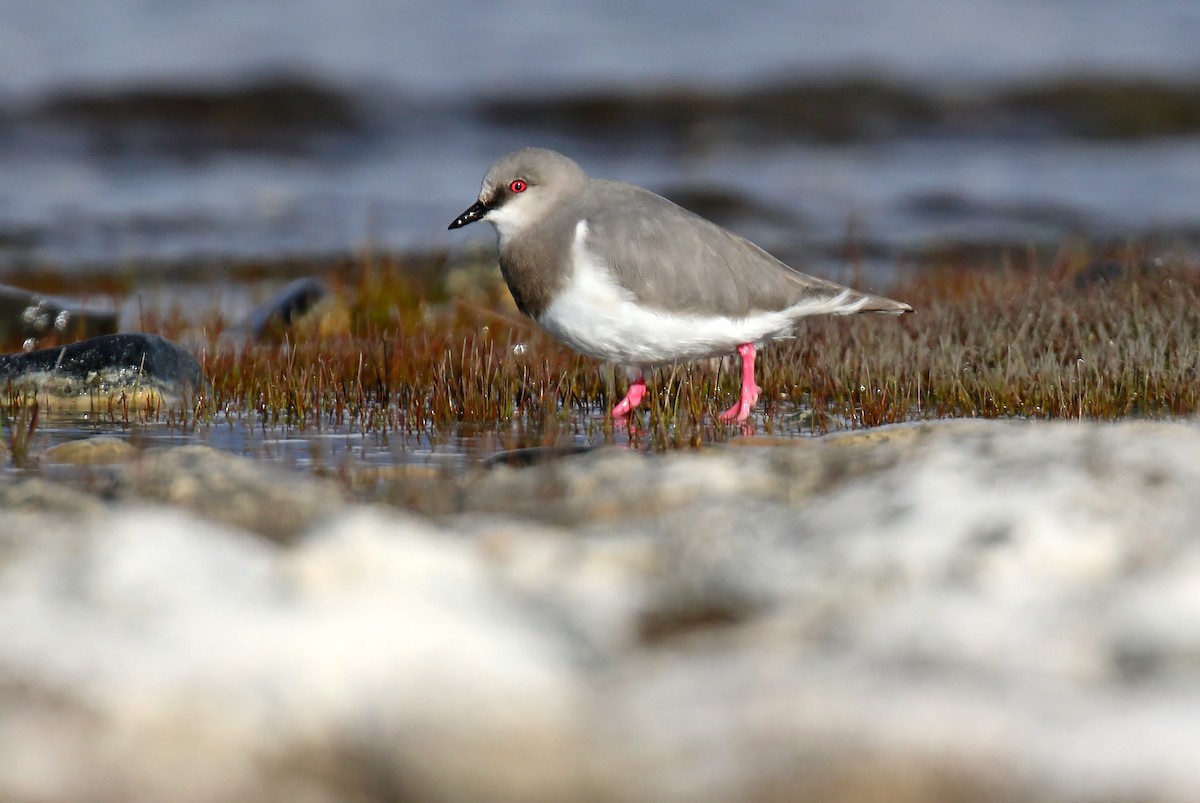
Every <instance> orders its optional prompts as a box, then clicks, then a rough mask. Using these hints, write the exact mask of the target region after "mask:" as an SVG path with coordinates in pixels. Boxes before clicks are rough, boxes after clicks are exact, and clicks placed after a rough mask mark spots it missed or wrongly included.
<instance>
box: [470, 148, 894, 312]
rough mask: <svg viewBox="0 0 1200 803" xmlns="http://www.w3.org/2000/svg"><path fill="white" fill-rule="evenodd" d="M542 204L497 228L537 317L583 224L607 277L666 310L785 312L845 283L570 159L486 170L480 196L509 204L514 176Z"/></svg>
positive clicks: (519, 295) (877, 307) (852, 301)
mask: <svg viewBox="0 0 1200 803" xmlns="http://www.w3.org/2000/svg"><path fill="white" fill-rule="evenodd" d="M516 178H520V179H521V180H523V181H525V182H527V184H528V187H529V189H528V190H527V192H529V193H533V192H535V191H538V190H541V191H543V192H544V193H545V196H544V200H543V202H542V203H540V204H539V205H538V210H537V211H538V212H539V214H538V215H537V216H536V218H533V217H532V216H531V220H532V222H531V223H530V225H528V226H527V227H525V228H524V229H522V230H521V231H519V232H517V233H515V234H514V236H512V237H511V238H505V237H504V235H503V233H502V234H501V247H500V266H501V269H502V271H503V272H504V277H505V279H506V281H507V282H508V285H509V287H510V289H511V290H512V292H513V296H514V298H515V299H516V301H517V304H518V306H519V307H520V308H521V309H522V310H523V311H524V312H525V313H526V314H528V315H530V316H531V317H533V318H535V319H536V318H538V317H539V315H540V314H541V312H543V311H544V310H545V308H546V306H547V305H548V303H549V301H550V299H551V297H552V296H553V294H554V292H555V291H556V290H559V289H561V288H562V286H563V284H564V283H565V281H566V280H567V276H566V275H565V273H564V270H563V266H564V265H568V264H570V263H569V259H568V256H569V254H570V251H571V246H572V242H573V239H574V236H575V225H576V222H577V221H579V220H586V221H587V226H588V232H589V237H588V246H589V248H590V250H591V251H593V252H594V253H595V254H596V255H597V256H598V257H599V258H600V259H601V260H603V262H604V264H605V265H607V267H608V268H609V270H610V271H611V273H612V275H613V278H614V279H615V281H616V282H617V283H618V284H619V285H620V286H621V287H623V288H625V289H626V290H628V291H629V292H630V293H632V294H633V296H634V297H635V298H636V299H637V300H638V302H639V303H640V304H642V305H644V306H646V307H648V308H650V309H654V310H658V311H662V312H667V313H683V314H688V313H693V314H704V315H725V316H729V317H735V318H736V317H745V316H746V315H749V314H752V313H755V312H770V311H779V310H784V309H787V308H789V307H793V306H796V305H801V304H802V303H803V302H806V301H812V302H817V301H832V300H833V299H835V298H837V297H838V296H841V295H843V294H845V293H846V292H847V290H848V288H846V287H843V286H842V285H839V284H835V283H834V282H830V281H826V280H824V279H818V278H815V277H813V276H808V275H806V274H803V273H800V272H799V271H797V270H794V269H793V268H791V267H789V266H788V265H786V264H784V263H783V262H781V261H779V260H778V259H776V258H775V257H773V256H771V255H770V254H768V253H767V252H766V251H764V250H763V249H761V248H759V247H758V246H757V245H755V244H754V243H752V242H750V241H749V240H746V239H744V238H742V237H739V236H737V235H735V234H732V233H731V232H729V231H726V230H725V229H723V228H721V227H720V226H718V225H716V224H715V223H712V222H710V221H708V220H706V219H704V218H702V217H700V216H699V215H696V214H694V213H692V212H689V211H688V210H686V209H684V208H682V207H680V206H678V205H677V204H674V203H672V202H671V201H669V200H667V199H666V198H663V197H661V196H659V195H655V194H654V193H652V192H650V191H649V190H645V189H642V188H641V187H638V186H635V185H633V184H626V183H623V182H618V181H605V180H599V179H588V178H587V176H586V175H585V174H584V172H583V170H582V169H581V168H580V167H579V166H578V165H577V164H576V163H575V162H573V161H572V160H570V159H568V158H567V157H565V156H563V155H562V154H559V153H556V152H554V151H550V150H545V149H541V148H529V149H526V150H522V151H516V152H515V153H511V154H509V155H507V156H505V157H503V158H502V159H500V160H499V161H498V162H496V164H494V165H493V166H492V168H491V169H490V170H488V173H487V175H486V177H485V178H484V182H483V189H482V191H481V192H480V201H481V203H483V204H485V205H486V206H488V207H490V208H496V207H499V206H501V205H503V204H504V203H506V202H508V201H509V200H510V199H511V198H512V196H513V193H512V192H511V191H510V190H509V189H508V187H509V184H510V183H511V181H512V180H513V179H516ZM842 300H843V302H844V303H843V304H842V305H841V306H842V307H844V308H845V311H846V312H887V313H903V312H911V311H912V308H911V307H910V306H909V305H907V304H904V303H901V302H898V301H893V300H891V299H887V298H883V297H881V296H873V295H869V294H865V293H858V292H857V291H853V290H850V291H849V295H846V296H845V297H844V298H843V299H842Z"/></svg>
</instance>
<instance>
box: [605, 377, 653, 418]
mask: <svg viewBox="0 0 1200 803" xmlns="http://www.w3.org/2000/svg"><path fill="white" fill-rule="evenodd" d="M645 395H646V379H645V377H643V376H642V372H641V371H638V373H637V376H636V377H634V380H633V382H631V383H630V385H629V392H628V393H626V394H625V398H623V399H621V401H619V402H618V403H617V406H616V407H614V408H613V410H612V417H613V418H624V417H625V416H627V415H629V413H630V411H632V410H633V408H634V407H637V406H638V405H639V404H641V403H642V397H643V396H645Z"/></svg>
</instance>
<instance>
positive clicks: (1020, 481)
mask: <svg viewBox="0 0 1200 803" xmlns="http://www.w3.org/2000/svg"><path fill="white" fill-rule="evenodd" d="M59 449H61V451H59V450H47V452H44V453H43V454H42V455H41V468H40V470H39V471H38V472H37V474H36V475H29V476H22V477H19V478H18V477H10V478H8V479H7V480H5V481H4V482H3V483H0V752H2V753H3V755H5V756H6V760H5V761H3V762H0V797H3V798H5V799H12V800H63V801H66V800H72V801H75V800H97V801H103V800H117V799H143V800H151V799H153V800H188V801H216V800H229V799H256V800H283V799H288V800H295V799H304V800H331V801H332V800H342V801H344V800H363V801H366V800H396V799H404V800H437V801H443V800H467V799H481V798H487V799H489V800H514V801H516V800H523V801H524V800H547V801H549V800H568V799H570V800H576V799H595V800H680V801H684V800H688V801H694V800H712V801H717V800H734V799H736V800H764V801H768V800H808V799H811V800H831V799H842V800H889V801H918V800H920V801H929V800H935V801H941V800H945V801H958V800H987V801H1007V800H1014V801H1015V800H1055V801H1059V800H1067V801H1076V800H1078V801H1108V800H1118V799H1120V800H1129V799H1138V800H1163V801H1175V800H1178V801H1185V800H1194V799H1196V797H1197V796H1198V795H1200V765H1197V764H1196V762H1195V755H1196V754H1197V752H1198V751H1200V727H1198V726H1197V725H1196V723H1197V722H1200V705H1198V704H1197V701H1198V700H1200V662H1197V660H1196V656H1197V655H1200V596H1198V594H1197V591H1196V589H1198V588H1200V539H1197V537H1196V525H1195V522H1197V521H1200V496H1197V494H1196V493H1195V490H1194V489H1195V488H1196V487H1198V486H1200V429H1198V428H1197V427H1196V426H1195V425H1193V424H1192V423H1187V422H1178V423H1149V422H1126V423H1121V424H1089V423H1009V422H985V421H976V420H967V421H953V422H935V423H920V424H913V425H903V426H896V427H883V428H878V429H873V430H867V431H864V432H860V433H848V434H845V435H838V436H829V437H826V438H821V439H817V440H813V441H797V440H778V441H777V440H771V439H766V438H761V439H754V438H751V439H743V440H739V441H734V442H731V443H730V444H727V445H724V446H720V447H710V448H707V449H704V450H701V451H697V452H686V453H672V454H668V455H663V456H645V455H641V454H638V453H633V452H630V451H628V450H622V449H618V448H604V449H598V450H595V451H592V452H588V453H586V454H578V455H572V456H566V457H563V458H561V459H557V460H552V461H548V462H545V463H537V464H534V465H530V466H526V467H512V466H507V465H494V466H493V467H491V468H488V469H480V470H478V471H475V472H471V473H469V474H468V475H466V476H464V477H462V478H459V479H455V480H449V481H448V480H447V479H446V478H444V477H439V476H434V475H429V474H422V473H420V472H412V473H409V474H403V475H397V476H396V477H394V478H392V481H391V484H392V485H393V486H403V488H402V490H401V491H400V492H397V491H396V489H395V488H394V487H393V488H392V489H391V490H390V491H388V494H391V495H392V497H391V498H396V496H397V495H398V496H400V497H403V498H404V499H406V500H417V503H416V504H415V507H413V508H411V509H401V508H398V507H396V506H394V505H387V504H382V503H381V501H380V500H381V499H383V498H385V496H386V495H385V494H383V493H382V492H380V491H378V490H376V491H372V492H368V491H364V490H362V489H361V488H359V489H356V488H355V487H354V486H353V485H350V486H347V485H346V484H344V483H337V482H334V481H332V480H326V479H321V478H316V477H311V476H302V475H297V474H292V473H287V472H285V471H282V470H281V469H278V468H277V467H273V466H270V465H266V464H261V463H258V462H255V461H251V460H245V459H241V458H237V457H232V456H230V455H226V454H221V453H218V452H215V451H212V450H209V449H207V448H205V447H195V446H189V447H180V448H175V449H165V450H149V451H146V452H138V451H136V450H134V449H133V448H132V447H129V446H128V445H123V444H120V443H119V442H117V443H114V442H113V441H112V440H111V439H99V440H98V441H94V442H92V444H91V445H86V444H85V445H79V444H74V445H71V446H70V448H64V447H59ZM372 487H375V486H372ZM422 510H423V511H424V512H422ZM67 768H69V770H70V771H65V769H67Z"/></svg>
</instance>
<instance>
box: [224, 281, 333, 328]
mask: <svg viewBox="0 0 1200 803" xmlns="http://www.w3.org/2000/svg"><path fill="white" fill-rule="evenodd" d="M328 295H329V289H328V288H327V287H326V286H325V285H324V284H322V283H321V282H319V281H317V280H316V279H309V278H304V279H296V280H295V281H293V282H290V283H288V285H287V286H286V287H284V288H283V289H282V290H280V291H279V292H278V293H276V294H275V295H273V296H272V297H271V298H270V299H268V300H267V301H266V302H264V303H263V304H261V305H259V307H258V308H256V309H255V310H254V311H253V312H251V313H250V314H249V315H247V316H246V319H245V320H244V321H242V322H241V323H240V324H239V325H238V326H237V327H236V330H237V331H243V332H245V333H246V334H248V335H250V336H252V337H254V338H260V337H262V336H263V335H265V334H267V333H268V332H270V331H271V330H272V329H276V328H281V327H282V328H286V327H289V326H291V325H292V323H293V322H294V321H296V320H297V319H299V318H300V317H302V316H303V315H304V314H305V313H306V312H308V311H309V310H310V309H312V308H313V306H314V305H315V304H316V303H317V302H318V301H320V300H321V299H323V298H325V297H326V296H328Z"/></svg>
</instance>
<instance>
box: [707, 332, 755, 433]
mask: <svg viewBox="0 0 1200 803" xmlns="http://www.w3.org/2000/svg"><path fill="white" fill-rule="evenodd" d="M737 353H738V356H739V357H741V358H742V395H741V398H739V399H738V402H737V404H735V405H733V406H732V407H730V408H729V409H728V410H726V411H725V412H723V413H721V415H720V416H718V417H719V418H720V419H721V420H722V421H745V420H746V419H747V418H749V417H750V409H751V408H752V407H754V404H755V402H757V401H758V394H759V393H761V392H762V388H760V387H759V386H758V385H756V384H754V344H753V343H743V344H742V345H740V346H738V347H737Z"/></svg>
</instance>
